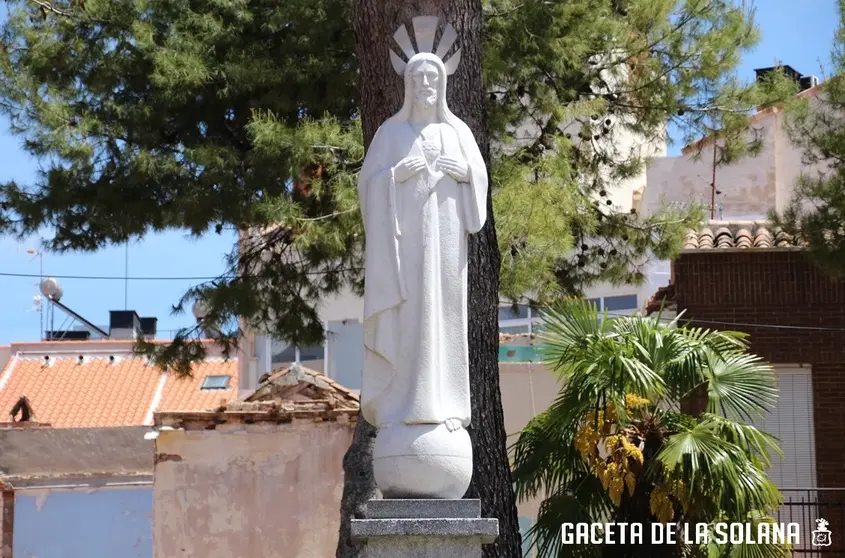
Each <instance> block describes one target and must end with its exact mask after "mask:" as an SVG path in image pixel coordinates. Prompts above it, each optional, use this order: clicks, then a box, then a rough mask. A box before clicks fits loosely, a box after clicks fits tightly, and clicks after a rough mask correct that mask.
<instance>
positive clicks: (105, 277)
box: [0, 272, 226, 281]
mask: <svg viewBox="0 0 845 558" xmlns="http://www.w3.org/2000/svg"><path fill="white" fill-rule="evenodd" d="M0 277H30V278H40V277H41V276H40V275H38V274H36V273H7V272H0ZM49 277H53V278H54V279H90V280H102V281H109V280H111V281H126V280H129V281H211V280H213V279H220V278H221V277H226V275H215V276H213V277H125V276H124V277H119V276H108V275H49Z"/></svg>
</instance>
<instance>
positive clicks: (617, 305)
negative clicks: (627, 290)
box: [604, 295, 637, 312]
mask: <svg viewBox="0 0 845 558" xmlns="http://www.w3.org/2000/svg"><path fill="white" fill-rule="evenodd" d="M604 309H605V310H607V311H608V312H614V311H618V310H637V295H624V296H606V297H604Z"/></svg>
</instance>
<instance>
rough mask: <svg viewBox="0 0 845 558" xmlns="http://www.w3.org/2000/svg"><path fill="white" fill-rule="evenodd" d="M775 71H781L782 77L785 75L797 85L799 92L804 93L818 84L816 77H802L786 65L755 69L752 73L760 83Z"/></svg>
mask: <svg viewBox="0 0 845 558" xmlns="http://www.w3.org/2000/svg"><path fill="white" fill-rule="evenodd" d="M775 71H781V72H783V73H784V75H786V77H788V78H791V79H792V80H793V81H795V82H796V83H797V84H798V89H799V91H806V90H807V89H811V88H813V87H815V86H817V85H818V84H819V78H817V77H816V76H813V75H806V76H805V75H802V74H801V72H799V71H798V70H796V69H795V68H793V67H792V66H788V65H786V64H782V65H780V66H771V67H769V68H757V69H756V70H754V73H755V74H756V75H757V81H762V80H764V79H766V77H768V76H769V75H770V74H771V73H772V72H775Z"/></svg>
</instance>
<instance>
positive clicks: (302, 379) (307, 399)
mask: <svg viewBox="0 0 845 558" xmlns="http://www.w3.org/2000/svg"><path fill="white" fill-rule="evenodd" d="M267 401H275V402H279V403H281V404H282V405H283V406H284V405H285V404H293V405H298V404H300V406H302V405H304V406H309V405H312V404H314V403H318V404H320V405H323V404H325V405H326V406H328V407H329V408H333V409H334V408H355V409H357V408H358V406H359V402H358V394H357V393H356V392H354V391H352V390H350V389H347V388H346V387H344V386H342V385H340V384H339V383H337V382H335V381H334V380H332V379H330V378H328V377H326V376H324V375H323V374H321V373H319V372H316V371H314V370H311V369H309V368H305V367H304V366H301V365H299V364H294V365H292V366H290V367H288V368H286V367H281V368H277V369H276V370H274V371H273V372H272V373H271V374H269V375H268V376H266V377H265V378H264V379H263V380H262V381H261V383H260V384H258V388H257V389H256V390H255V392H254V393H253V394H252V395H250V396H248V397H247V398H246V399H245V403H248V404H252V403H256V402H267ZM236 405H240V403H238V404H236ZM231 408H232V406H230V409H231Z"/></svg>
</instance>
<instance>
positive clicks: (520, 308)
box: [499, 304, 531, 320]
mask: <svg viewBox="0 0 845 558" xmlns="http://www.w3.org/2000/svg"><path fill="white" fill-rule="evenodd" d="M530 311H531V309H530V308H529V307H528V305H526V304H519V305H517V306H513V305H512V304H509V305H507V306H499V320H524V319H527V318H528V314H529V312H530Z"/></svg>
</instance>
